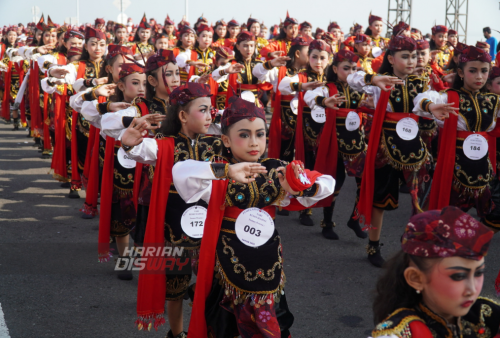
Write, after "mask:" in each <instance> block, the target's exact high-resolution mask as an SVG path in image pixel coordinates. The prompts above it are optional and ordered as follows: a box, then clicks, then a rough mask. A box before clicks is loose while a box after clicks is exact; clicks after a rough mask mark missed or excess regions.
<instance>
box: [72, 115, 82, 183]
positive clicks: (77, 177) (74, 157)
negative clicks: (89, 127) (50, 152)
mask: <svg viewBox="0 0 500 338" xmlns="http://www.w3.org/2000/svg"><path fill="white" fill-rule="evenodd" d="M71 121H72V122H71V189H72V190H77V189H81V188H82V179H81V177H80V173H79V172H78V140H77V136H76V125H77V121H78V113H77V112H76V111H74V110H73V115H72V117H71Z"/></svg>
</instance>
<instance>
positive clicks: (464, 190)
mask: <svg viewBox="0 0 500 338" xmlns="http://www.w3.org/2000/svg"><path fill="white" fill-rule="evenodd" d="M453 187H454V188H455V189H456V190H457V191H460V195H465V196H470V197H473V198H478V197H479V196H481V195H482V194H483V192H484V191H485V190H486V187H487V186H486V185H484V186H481V187H478V188H477V189H473V188H471V187H467V186H465V185H463V184H462V182H460V181H459V180H457V179H456V178H455V177H454V178H453Z"/></svg>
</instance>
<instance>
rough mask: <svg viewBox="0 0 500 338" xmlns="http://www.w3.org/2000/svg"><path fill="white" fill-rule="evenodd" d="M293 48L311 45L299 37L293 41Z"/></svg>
mask: <svg viewBox="0 0 500 338" xmlns="http://www.w3.org/2000/svg"><path fill="white" fill-rule="evenodd" d="M292 46H309V43H308V42H307V41H306V40H305V39H304V38H303V37H301V36H297V37H296V38H294V39H293V40H292Z"/></svg>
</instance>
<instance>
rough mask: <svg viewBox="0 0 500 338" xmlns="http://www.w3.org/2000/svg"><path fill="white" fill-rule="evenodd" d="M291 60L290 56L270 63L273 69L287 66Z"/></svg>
mask: <svg viewBox="0 0 500 338" xmlns="http://www.w3.org/2000/svg"><path fill="white" fill-rule="evenodd" d="M288 60H290V58H289V57H288V56H278V57H277V58H274V59H272V60H271V61H270V63H271V66H273V67H281V66H286V62H287V61H288Z"/></svg>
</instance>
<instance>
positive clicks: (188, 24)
mask: <svg viewBox="0 0 500 338" xmlns="http://www.w3.org/2000/svg"><path fill="white" fill-rule="evenodd" d="M183 26H191V24H190V23H189V22H187V21H186V19H185V18H182V20H181V22H179V23H178V24H177V28H178V29H179V30H180V29H181V28H182V27H183Z"/></svg>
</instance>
